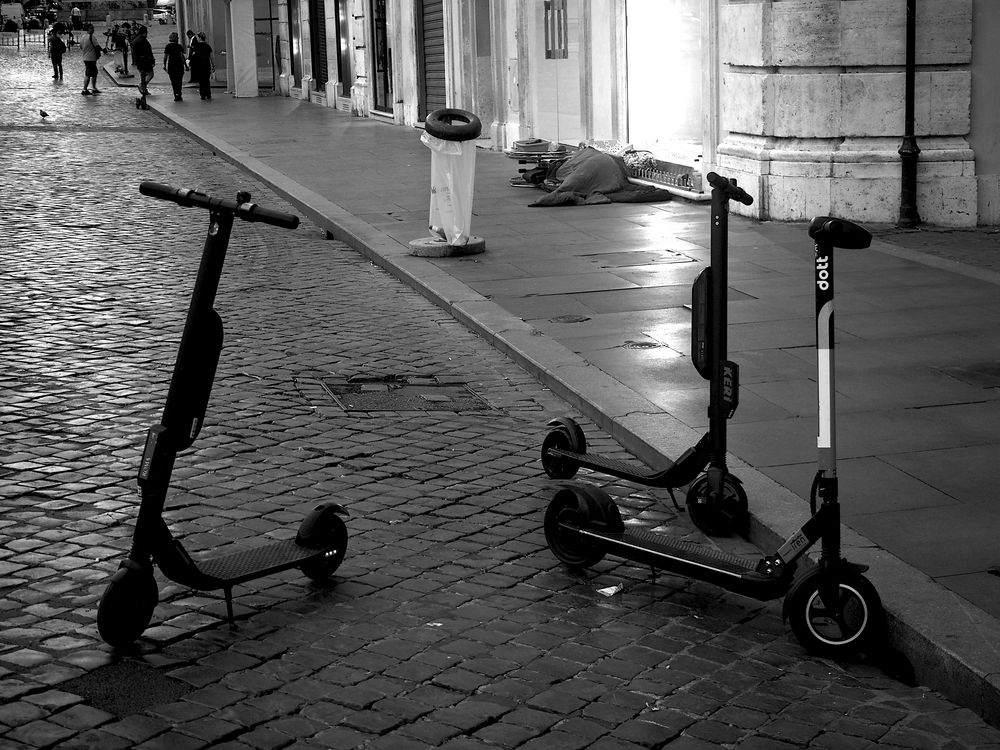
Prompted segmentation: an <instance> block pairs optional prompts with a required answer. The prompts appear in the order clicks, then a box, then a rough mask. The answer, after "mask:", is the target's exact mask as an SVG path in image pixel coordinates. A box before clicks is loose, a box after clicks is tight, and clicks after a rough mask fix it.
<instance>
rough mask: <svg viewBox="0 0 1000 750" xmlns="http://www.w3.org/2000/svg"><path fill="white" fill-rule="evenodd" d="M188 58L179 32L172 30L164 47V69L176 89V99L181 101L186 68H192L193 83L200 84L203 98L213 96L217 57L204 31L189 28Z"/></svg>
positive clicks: (171, 84) (199, 88)
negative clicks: (213, 77)
mask: <svg viewBox="0 0 1000 750" xmlns="http://www.w3.org/2000/svg"><path fill="white" fill-rule="evenodd" d="M187 36H188V49H187V59H186V60H185V52H184V46H183V45H182V44H181V43H180V40H179V37H178V36H177V32H176V31H174V32H171V34H170V40H169V41H168V42H167V45H166V46H165V47H164V48H163V69H164V70H165V71H167V77H168V78H170V86H171V87H172V88H173V90H174V101H175V102H179V101H181V99H182V97H181V86H182V84H183V83H184V70H185V69H190V71H191V83H197V84H198V93H199V94H200V95H201V98H202V99H203V100H205V99H211V98H212V74H213V73H214V72H215V57H214V55H213V50H212V45H211V44H209V43H208V38H207V37H206V36H205V32H204V31H199V32H198V33H197V34H195V33H194V32H193V31H191V30H188V32H187Z"/></svg>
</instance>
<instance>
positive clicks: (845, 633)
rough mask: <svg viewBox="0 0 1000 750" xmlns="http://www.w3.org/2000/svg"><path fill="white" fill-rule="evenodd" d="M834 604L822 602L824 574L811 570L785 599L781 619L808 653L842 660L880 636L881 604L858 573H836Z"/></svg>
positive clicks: (862, 649)
mask: <svg viewBox="0 0 1000 750" xmlns="http://www.w3.org/2000/svg"><path fill="white" fill-rule="evenodd" d="M835 575H836V578H837V580H836V589H835V591H836V596H835V601H833V602H827V601H824V597H823V594H822V586H823V582H824V574H823V573H821V572H820V571H819V570H818V569H814V570H811V571H810V572H808V573H806V574H805V575H804V576H803V577H802V578H800V579H799V580H798V581H797V582H796V583H795V584H794V585H793V586H792V589H791V590H790V591H789V592H788V595H787V596H786V597H785V616H786V617H787V619H788V624H789V625H790V626H791V629H792V633H794V634H795V637H796V639H798V641H799V643H801V644H802V646H803V647H804V648H805V649H806V650H807V651H809V652H810V653H813V654H816V655H818V656H826V657H830V658H834V659H838V658H844V657H846V656H849V655H851V654H853V653H856V652H858V651H864V650H865V649H866V648H867V647H869V646H871V645H872V644H873V643H875V642H877V640H878V639H879V638H880V637H882V635H883V634H884V630H883V622H884V615H885V612H884V610H883V608H882V600H881V599H880V598H879V595H878V592H877V591H876V590H875V587H874V586H873V585H872V584H871V582H870V581H869V580H868V579H867V578H865V577H864V576H863V575H861V574H860V573H856V572H853V571H838V572H837V573H836V574H835Z"/></svg>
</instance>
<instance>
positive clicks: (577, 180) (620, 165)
mask: <svg viewBox="0 0 1000 750" xmlns="http://www.w3.org/2000/svg"><path fill="white" fill-rule="evenodd" d="M545 183H546V184H547V185H552V184H555V185H556V187H555V189H554V190H552V192H550V193H548V194H547V195H545V196H544V197H542V198H539V199H538V200H537V201H535V202H534V203H532V204H530V205H532V206H586V205H593V204H595V203H646V202H659V201H668V200H670V192H669V191H667V190H662V189H660V188H655V187H653V186H651V185H634V184H632V183H631V182H629V181H628V172H627V171H626V169H625V162H624V161H623V160H622V158H621V157H619V156H612V155H611V154H606V153H604V152H603V151H598V150H597V149H593V148H581V149H580V150H579V151H577V152H576V153H574V154H573V155H572V156H571V157H570V158H569V159H566V160H565V161H562V162H557V163H555V164H553V165H552V166H551V167H550V168H549V173H548V175H547V176H546V179H545Z"/></svg>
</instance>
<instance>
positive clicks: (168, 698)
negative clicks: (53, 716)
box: [59, 659, 192, 717]
mask: <svg viewBox="0 0 1000 750" xmlns="http://www.w3.org/2000/svg"><path fill="white" fill-rule="evenodd" d="M59 689H60V690H64V691H66V692H67V693H72V694H74V695H79V696H80V697H81V698H83V699H84V700H86V701H87V703H89V704H90V705H91V706H93V707H94V708H99V709H101V710H102V711H107V712H108V713H111V714H114V715H115V716H118V717H122V716H130V715H132V714H135V713H139V712H140V711H143V710H145V709H147V708H149V707H150V706H159V705H162V704H164V703H172V702H173V701H175V700H177V699H178V698H180V697H181V696H184V695H187V694H188V693H190V692H191V690H192V688H191V686H190V685H188V684H187V683H186V682H181V681H180V680H175V679H174V678H173V677H168V676H167V675H165V674H161V673H160V672H159V671H158V670H156V669H155V668H153V667H151V666H149V665H148V664H142V663H140V662H136V661H131V660H129V659H125V660H123V661H120V662H117V663H115V664H108V665H107V666H104V667H98V668H97V669H95V670H93V671H92V672H88V673H87V674H85V675H82V676H80V677H75V678H73V679H72V680H68V681H66V682H64V683H62V684H61V685H59Z"/></svg>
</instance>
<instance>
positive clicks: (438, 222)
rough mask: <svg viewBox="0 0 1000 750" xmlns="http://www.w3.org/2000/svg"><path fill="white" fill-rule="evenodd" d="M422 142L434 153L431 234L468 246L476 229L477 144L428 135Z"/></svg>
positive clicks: (454, 243)
mask: <svg viewBox="0 0 1000 750" xmlns="http://www.w3.org/2000/svg"><path fill="white" fill-rule="evenodd" d="M420 140H421V142H422V143H423V144H424V145H425V146H427V148H429V149H430V150H431V211H430V219H429V221H428V225H429V227H430V230H431V233H432V234H434V235H436V236H438V237H441V238H443V239H446V240H447V241H448V244H449V245H452V246H454V247H465V246H466V245H467V244H468V243H469V237H470V229H471V227H472V191H473V185H474V183H475V177H476V144H475V141H445V140H442V139H441V138H436V137H434V136H433V135H430V134H428V133H426V132H425V133H424V134H423V135H421V136H420Z"/></svg>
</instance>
